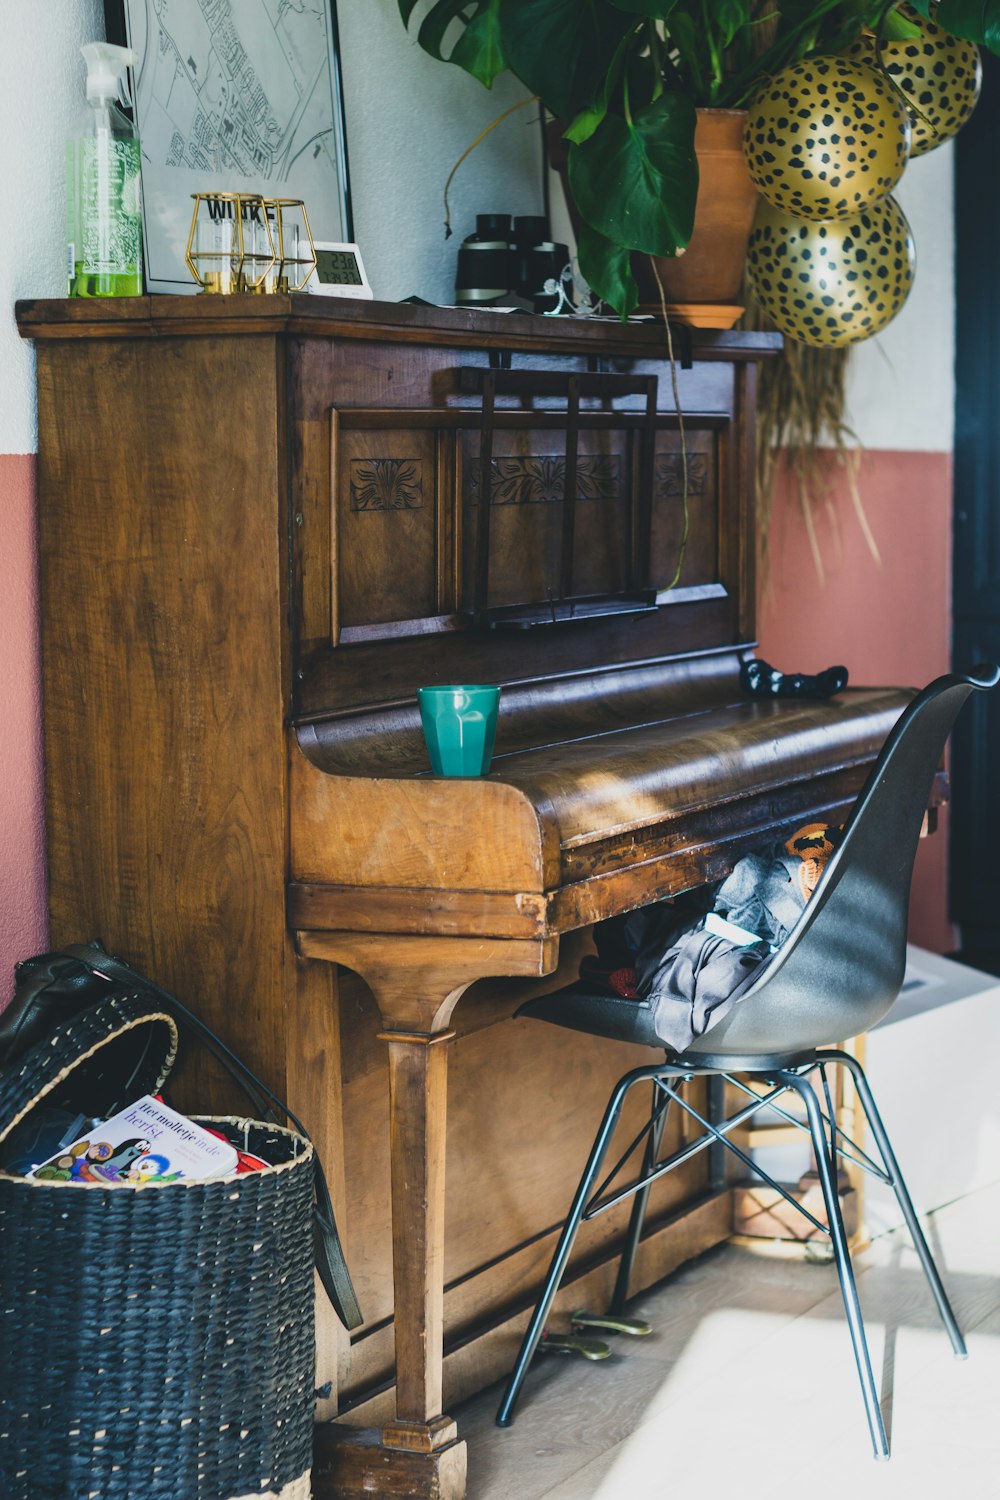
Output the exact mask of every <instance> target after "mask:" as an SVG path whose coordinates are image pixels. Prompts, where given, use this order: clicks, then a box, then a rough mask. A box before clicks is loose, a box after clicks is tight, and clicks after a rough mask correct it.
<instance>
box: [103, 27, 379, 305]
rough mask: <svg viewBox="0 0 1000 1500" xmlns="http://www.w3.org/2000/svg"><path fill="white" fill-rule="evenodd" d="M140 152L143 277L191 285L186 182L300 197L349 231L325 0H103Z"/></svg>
mask: <svg viewBox="0 0 1000 1500" xmlns="http://www.w3.org/2000/svg"><path fill="white" fill-rule="evenodd" d="M105 19H106V29H107V38H108V41H109V42H117V43H119V44H120V45H123V46H127V47H131V48H132V49H133V51H134V52H135V53H136V55H137V57H138V62H137V63H136V65H135V68H134V70H133V72H134V76H133V77H132V79H131V83H132V97H133V99H134V100H135V123H136V126H137V128H138V131H139V141H140V146H141V151H142V195H143V239H144V251H145V268H146V290H147V291H150V292H196V291H197V290H198V287H197V284H196V283H195V282H194V281H193V280H192V278H191V275H190V273H189V271H188V269H187V266H186V265H185V263H184V252H185V250H186V248H187V241H188V232H189V230H190V227H191V212H192V208H193V202H192V198H191V194H192V193H209V192H246V193H263V194H264V196H265V197H272V198H273V197H283V198H301V199H302V200H303V201H304V203H305V205H306V209H307V211H308V214H309V221H310V224H311V227H312V231H313V234H314V235H315V237H316V238H317V239H322V240H336V241H344V240H351V239H353V237H354V236H353V227H352V223H351V206H350V191H349V183H348V173H347V145H346V137H345V130H344V108H343V92H342V88H341V74H340V60H339V55H338V47H337V17H336V8H335V0H105Z"/></svg>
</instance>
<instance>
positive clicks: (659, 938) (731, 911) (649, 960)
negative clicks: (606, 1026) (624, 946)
mask: <svg viewBox="0 0 1000 1500" xmlns="http://www.w3.org/2000/svg"><path fill="white" fill-rule="evenodd" d="M800 865H801V860H800V859H799V858H798V857H797V856H796V857H792V856H789V855H787V854H786V853H785V850H784V848H783V847H782V845H780V844H776V845H774V846H773V848H771V849H767V850H762V851H760V852H758V853H756V854H748V855H746V856H745V857H744V858H743V859H741V860H740V861H739V863H738V864H737V865H736V866H735V867H734V869H733V871H732V873H731V874H730V875H728V876H727V877H726V879H725V880H724V881H722V883H721V884H720V885H718V886H713V887H708V888H706V889H705V890H704V891H701V892H692V893H691V894H690V896H689V897H688V898H683V897H682V898H681V899H680V900H678V901H660V902H656V903H654V905H652V906H645V907H642V908H641V909H640V910H639V911H636V912H633V913H632V914H631V915H630V916H629V918H628V920H627V922H626V927H625V930H626V935H627V939H628V942H629V946H630V947H631V948H632V949H633V951H634V953H635V958H634V964H635V971H636V974H637V976H638V991H639V996H640V998H641V999H643V1000H650V1001H651V1002H652V1005H653V1018H654V1024H655V1026H656V1034H657V1036H658V1037H659V1038H660V1039H661V1041H662V1042H663V1045H664V1046H665V1047H670V1048H672V1049H673V1050H674V1051H676V1052H678V1053H680V1052H684V1051H685V1049H686V1048H687V1047H689V1046H690V1044H691V1043H692V1042H693V1041H694V1039H695V1037H698V1036H702V1035H704V1033H705V1032H706V1031H707V1030H708V1029H709V1027H710V1026H713V1025H714V1024H715V1023H716V1022H717V1021H721V1020H722V1018H723V1016H724V1015H726V1013H727V1012H728V1011H729V1010H730V1009H731V1008H732V1007H733V1005H735V1004H736V1002H737V1001H738V1000H739V999H740V998H741V997H742V995H743V994H744V992H745V991H746V990H747V989H749V987H750V985H751V984H752V983H753V981H754V979H755V978H756V977H757V974H758V971H759V970H760V968H761V966H762V964H764V963H766V961H767V959H768V958H769V956H770V950H771V946H772V945H773V946H774V947H780V946H781V944H782V943H783V942H784V941H785V939H786V938H787V936H788V934H789V932H790V931H791V929H792V927H794V925H795V923H796V921H797V920H798V918H799V916H800V915H801V913H802V911H803V910H804V907H805V900H804V898H803V895H802V891H801V889H800V887H799V883H798V881H797V880H795V879H793V875H794V873H795V871H796V870H797V869H798V868H799V867H800ZM707 911H716V912H719V913H721V914H723V915H725V916H726V918H727V919H728V920H729V921H730V922H735V923H736V925H737V926H739V927H743V928H746V929H747V931H749V932H755V933H756V934H757V936H758V938H759V939H760V941H759V942H758V943H757V944H755V945H752V946H747V947H740V946H739V945H737V944H736V943H733V942H730V941H729V939H728V938H723V937H719V936H718V935H717V934H715V933H712V932H707V931H706V930H705V925H704V923H705V913H706V912H707Z"/></svg>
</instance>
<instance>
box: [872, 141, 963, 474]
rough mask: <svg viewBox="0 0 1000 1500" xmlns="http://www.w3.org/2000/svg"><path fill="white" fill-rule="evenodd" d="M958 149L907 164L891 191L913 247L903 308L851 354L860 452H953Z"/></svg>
mask: <svg viewBox="0 0 1000 1500" xmlns="http://www.w3.org/2000/svg"><path fill="white" fill-rule="evenodd" d="M954 178H955V150H954V144H953V143H952V142H949V143H948V144H947V145H945V146H939V147H938V148H937V150H936V151H928V153H927V155H926V156H918V157H916V158H915V159H914V160H913V161H911V162H910V164H909V166H908V167H907V168H906V171H905V172H904V174H903V178H902V181H901V182H900V184H899V187H898V189H897V192H896V197H897V198H898V200H899V203H900V206H901V208H902V210H903V212H904V213H905V214H906V217H907V219H908V220H909V222H910V228H911V229H912V231H913V238H914V241H915V242H916V247H917V274H916V277H915V279H914V283H913V290H912V291H911V292H910V295H909V298H908V299H907V302H906V306H905V307H904V308H903V310H902V312H901V313H900V314H899V316H898V317H897V318H895V319H894V320H893V321H892V322H891V323H890V324H889V326H888V328H887V329H886V330H885V332H884V333H882V334H879V335H878V336H877V337H876V338H873V339H870V340H869V341H868V342H867V343H864V344H858V345H857V347H856V348H855V349H854V351H853V352H852V355H851V362H850V367H849V370H850V373H849V378H848V390H847V401H848V407H849V415H850V421H851V424H852V426H853V427H854V430H855V431H856V433H857V435H858V438H859V439H860V441H861V443H862V445H863V446H864V447H865V448H890V449H897V450H898V449H903V450H906V449H909V450H914V451H917V452H925V453H926V452H950V451H951V448H952V440H953V432H954V418H955V369H954V365H955V224H954V212H953V210H954Z"/></svg>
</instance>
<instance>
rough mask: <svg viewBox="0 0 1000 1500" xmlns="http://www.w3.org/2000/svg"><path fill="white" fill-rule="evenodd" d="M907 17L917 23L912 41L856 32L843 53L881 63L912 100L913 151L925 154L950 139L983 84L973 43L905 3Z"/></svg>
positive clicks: (964, 118)
mask: <svg viewBox="0 0 1000 1500" xmlns="http://www.w3.org/2000/svg"><path fill="white" fill-rule="evenodd" d="M903 13H904V15H905V16H906V19H907V20H908V21H912V22H914V23H915V24H916V25H917V26H919V27H920V31H921V35H920V36H919V38H917V37H915V38H914V39H913V40H912V41H906V42H883V43H882V46H881V48H879V49H878V51H876V46H875V38H874V37H864V36H863V37H859V39H858V40H857V41H856V42H855V43H853V45H852V46H851V47H849V48H848V49H847V51H846V52H845V54H844V55H845V57H849V58H853V59H854V60H855V61H859V62H867V63H869V64H872V65H875V66H877V65H878V62H879V60H881V65H882V67H883V68H884V69H885V71H886V73H888V75H889V77H890V78H891V79H892V81H893V83H894V84H895V85H896V87H897V88H900V89H902V91H903V93H904V94H905V96H906V98H907V100H908V101H909V103H910V106H911V107H910V110H909V115H910V124H911V126H912V131H913V139H912V142H911V145H910V155H911V156H923V154H924V153H925V152H926V151H933V150H934V147H935V146H940V145H942V144H943V143H944V142H945V141H950V140H951V138H952V136H953V135H957V133H958V132H959V131H960V130H961V128H962V126H963V125H964V124H965V122H966V120H967V119H968V118H969V116H970V115H971V114H972V111H973V110H974V109H975V107H976V103H977V101H978V99H979V91H980V89H981V88H982V84H983V62H982V58H981V57H980V54H979V48H978V47H977V46H976V44H975V42H965V41H962V40H961V38H960V37H957V36H952V35H951V34H950V32H947V31H945V30H943V28H942V27H940V26H938V25H936V24H935V22H934V21H930V20H928V19H927V17H926V16H921V15H918V14H917V12H916V11H913V10H910V9H909V8H906V7H904V11H903Z"/></svg>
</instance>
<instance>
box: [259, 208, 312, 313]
mask: <svg viewBox="0 0 1000 1500" xmlns="http://www.w3.org/2000/svg"><path fill="white" fill-rule="evenodd" d="M265 204H266V208H267V210H268V213H269V215H270V218H271V222H272V225H273V237H274V267H273V270H272V272H270V273H269V277H268V290H273V291H277V292H301V291H302V289H303V287H304V286H305V284H306V282H307V281H308V280H309V278H310V276H311V275H312V273H313V271H314V270H315V269H316V247H315V245H314V244H313V237H312V230H311V229H310V227H309V215H308V214H307V213H306V206H305V204H304V203H303V201H302V199H301V198H268V199H266V200H265ZM272 283H273V285H272Z"/></svg>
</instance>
